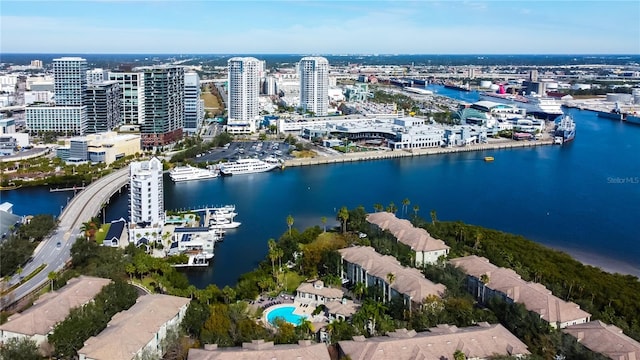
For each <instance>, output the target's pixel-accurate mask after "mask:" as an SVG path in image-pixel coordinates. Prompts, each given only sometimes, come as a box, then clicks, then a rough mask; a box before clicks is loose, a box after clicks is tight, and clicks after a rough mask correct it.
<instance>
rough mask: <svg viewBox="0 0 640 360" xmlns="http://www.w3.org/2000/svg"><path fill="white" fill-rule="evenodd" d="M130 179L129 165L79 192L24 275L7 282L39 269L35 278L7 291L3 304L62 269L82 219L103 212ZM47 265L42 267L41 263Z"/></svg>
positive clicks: (41, 245)
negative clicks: (104, 205) (105, 205)
mask: <svg viewBox="0 0 640 360" xmlns="http://www.w3.org/2000/svg"><path fill="white" fill-rule="evenodd" d="M128 182H129V167H128V166H127V167H125V168H123V169H120V170H118V171H116V172H113V173H111V174H109V175H107V176H105V177H102V178H100V179H98V180H96V181H94V182H93V183H91V184H90V185H89V186H87V187H86V188H85V189H84V190H83V191H81V192H79V193H78V194H77V195H76V196H75V197H73V199H71V201H70V202H69V204H68V205H67V206H66V207H65V208H64V209H63V210H62V211H61V214H60V216H59V217H58V219H57V220H58V227H57V228H56V229H55V230H54V231H53V233H52V234H51V235H50V236H48V237H47V238H45V239H44V240H42V242H41V243H40V244H39V245H38V247H37V248H36V250H35V252H34V255H33V260H32V261H30V262H29V263H28V264H26V265H25V266H24V269H23V271H22V274H21V275H14V276H13V277H12V278H10V279H9V280H8V284H7V285H8V286H9V287H10V286H13V285H14V284H17V283H19V282H20V280H21V277H22V276H24V277H26V276H29V274H32V273H34V272H35V271H37V270H38V269H40V271H38V272H37V274H35V275H34V276H33V277H32V278H30V279H29V280H27V281H25V282H24V283H23V284H21V285H20V286H18V287H17V288H15V289H14V290H13V291H11V292H10V293H8V294H4V295H3V296H4V302H3V304H2V305H3V306H4V305H11V304H12V303H14V302H16V301H19V300H20V299H22V298H23V297H25V296H27V295H29V294H31V293H32V292H33V291H36V290H37V289H39V288H40V287H42V286H43V285H45V284H46V283H47V281H49V280H48V275H49V273H50V272H52V271H56V272H57V271H60V270H61V269H62V268H63V267H64V265H65V264H66V263H67V261H69V260H70V258H71V255H70V252H71V246H72V245H73V243H74V242H75V239H76V238H77V237H78V236H81V235H82V234H81V231H80V227H81V226H82V223H84V222H86V221H89V220H90V219H91V217H93V216H95V215H96V214H98V213H99V212H100V209H101V208H102V205H103V204H106V203H108V202H109V199H110V198H111V196H112V195H113V194H115V193H116V192H118V191H119V190H120V189H121V188H122V187H124V186H125V185H126V184H127V183H128ZM42 266H44V267H43V268H42V269H41V267H42Z"/></svg>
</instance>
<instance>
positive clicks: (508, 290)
mask: <svg viewBox="0 0 640 360" xmlns="http://www.w3.org/2000/svg"><path fill="white" fill-rule="evenodd" d="M449 261H450V262H451V264H453V265H454V266H456V267H460V268H462V269H463V271H464V272H465V273H467V274H468V275H471V276H473V277H475V278H478V279H479V278H480V277H481V276H482V275H485V274H486V275H487V276H488V277H489V282H488V283H486V286H487V287H488V288H490V289H493V290H496V291H500V292H501V293H503V294H506V296H507V297H509V298H510V299H512V300H513V301H515V302H519V303H522V304H524V306H525V307H526V308H527V310H529V311H533V312H535V313H537V314H539V315H540V316H541V317H542V319H544V320H545V321H547V322H549V323H557V322H560V323H563V322H568V321H572V320H579V319H584V318H589V317H591V314H589V313H588V312H586V311H584V310H582V309H580V306H578V305H577V304H575V303H573V302H567V301H564V300H562V299H559V298H557V297H556V296H554V295H553V294H552V293H551V291H550V290H549V289H547V288H545V287H544V286H543V285H541V284H538V283H534V282H527V281H524V280H522V278H521V277H520V275H518V274H517V273H516V272H515V271H513V270H511V269H506V268H501V267H497V266H495V265H493V264H492V263H490V262H489V260H488V259H486V258H483V257H479V256H476V255H471V256H466V257H462V258H457V259H451V260H449Z"/></svg>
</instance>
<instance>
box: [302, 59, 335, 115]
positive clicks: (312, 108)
mask: <svg viewBox="0 0 640 360" xmlns="http://www.w3.org/2000/svg"><path fill="white" fill-rule="evenodd" d="M298 66H299V71H300V107H301V108H302V110H304V111H308V112H311V113H313V114H315V115H317V116H326V115H327V111H328V108H329V61H327V59H325V58H323V57H319V56H309V57H304V58H302V60H300V64H299V65H298Z"/></svg>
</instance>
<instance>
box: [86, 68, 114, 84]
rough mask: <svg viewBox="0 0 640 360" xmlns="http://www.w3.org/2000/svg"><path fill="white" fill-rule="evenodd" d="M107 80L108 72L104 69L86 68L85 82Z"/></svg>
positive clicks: (91, 82)
mask: <svg viewBox="0 0 640 360" xmlns="http://www.w3.org/2000/svg"><path fill="white" fill-rule="evenodd" d="M105 80H109V72H108V71H107V70H105V69H101V68H96V69H91V70H87V84H95V83H100V82H103V81H105Z"/></svg>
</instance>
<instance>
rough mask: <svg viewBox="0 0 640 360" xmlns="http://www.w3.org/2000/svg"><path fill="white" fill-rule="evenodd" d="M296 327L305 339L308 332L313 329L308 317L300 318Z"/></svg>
mask: <svg viewBox="0 0 640 360" xmlns="http://www.w3.org/2000/svg"><path fill="white" fill-rule="evenodd" d="M297 328H298V329H299V330H300V332H302V333H303V334H304V337H305V339H306V338H308V337H309V334H310V333H311V332H312V331H313V324H312V323H311V321H309V319H307V318H303V319H302V320H300V323H299V324H298V326H297Z"/></svg>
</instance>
